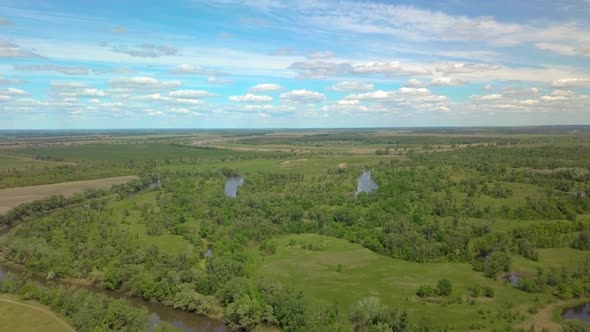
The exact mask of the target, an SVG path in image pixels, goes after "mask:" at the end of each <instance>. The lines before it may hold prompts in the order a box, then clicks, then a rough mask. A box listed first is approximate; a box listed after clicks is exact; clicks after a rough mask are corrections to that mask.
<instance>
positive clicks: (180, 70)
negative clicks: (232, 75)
mask: <svg viewBox="0 0 590 332" xmlns="http://www.w3.org/2000/svg"><path fill="white" fill-rule="evenodd" d="M170 72H171V73H173V74H195V75H204V76H220V75H225V74H224V73H222V72H219V71H216V70H211V69H207V68H203V67H201V66H198V65H191V64H187V63H183V64H181V65H178V66H176V67H174V68H173V69H172V70H171V71H170Z"/></svg>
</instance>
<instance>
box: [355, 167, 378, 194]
mask: <svg viewBox="0 0 590 332" xmlns="http://www.w3.org/2000/svg"><path fill="white" fill-rule="evenodd" d="M377 188H379V185H377V184H376V183H375V181H373V180H371V171H363V174H361V176H359V179H358V185H357V188H356V194H355V196H356V195H358V194H360V193H362V192H365V193H370V192H371V191H373V190H376V189H377Z"/></svg>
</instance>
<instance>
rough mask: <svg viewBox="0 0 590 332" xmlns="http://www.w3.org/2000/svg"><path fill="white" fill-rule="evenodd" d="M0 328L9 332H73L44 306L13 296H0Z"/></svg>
mask: <svg viewBox="0 0 590 332" xmlns="http://www.w3.org/2000/svg"><path fill="white" fill-rule="evenodd" d="M0 326H1V327H2V330H3V331H11V332H34V331H44V332H63V331H74V329H73V328H72V327H71V326H70V325H68V323H66V322H65V321H63V320H62V319H61V318H59V317H58V316H57V315H56V314H54V313H53V312H51V311H49V310H48V309H47V308H45V307H44V306H42V305H40V304H37V303H34V302H21V301H19V300H18V299H17V298H16V297H14V296H8V295H1V296H0Z"/></svg>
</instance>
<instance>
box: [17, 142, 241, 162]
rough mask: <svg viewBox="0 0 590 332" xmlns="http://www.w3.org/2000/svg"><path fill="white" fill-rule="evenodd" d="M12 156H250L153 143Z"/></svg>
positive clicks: (53, 148)
mask: <svg viewBox="0 0 590 332" xmlns="http://www.w3.org/2000/svg"><path fill="white" fill-rule="evenodd" d="M10 152H11V154H13V155H19V156H26V157H35V156H37V155H42V156H50V157H51V158H52V159H53V160H56V159H57V160H64V161H104V160H106V161H126V160H153V159H157V160H166V159H170V160H178V159H184V158H221V157H224V156H230V155H233V156H236V155H245V154H249V152H236V151H229V150H222V149H199V148H191V147H183V146H175V145H168V144H154V143H149V144H83V145H48V146H43V147H27V148H23V149H12V150H10Z"/></svg>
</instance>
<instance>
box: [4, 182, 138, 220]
mask: <svg viewBox="0 0 590 332" xmlns="http://www.w3.org/2000/svg"><path fill="white" fill-rule="evenodd" d="M136 178H137V177H136V176H134V175H130V176H118V177H113V178H104V179H96V180H87V181H72V182H62V183H55V184H45V185H41V186H30V187H20V188H10V189H2V190H0V213H5V212H7V211H8V210H10V209H12V208H14V207H16V206H18V205H19V204H22V203H26V202H32V201H35V200H38V199H42V198H43V197H47V196H50V195H64V196H71V195H73V194H75V193H77V192H81V191H83V190H84V189H87V188H95V189H109V188H110V187H111V186H112V185H113V184H121V183H126V182H129V181H131V180H133V179H136Z"/></svg>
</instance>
